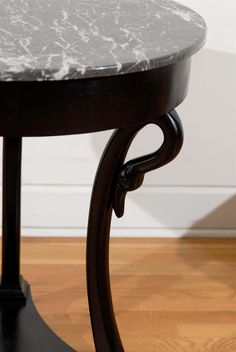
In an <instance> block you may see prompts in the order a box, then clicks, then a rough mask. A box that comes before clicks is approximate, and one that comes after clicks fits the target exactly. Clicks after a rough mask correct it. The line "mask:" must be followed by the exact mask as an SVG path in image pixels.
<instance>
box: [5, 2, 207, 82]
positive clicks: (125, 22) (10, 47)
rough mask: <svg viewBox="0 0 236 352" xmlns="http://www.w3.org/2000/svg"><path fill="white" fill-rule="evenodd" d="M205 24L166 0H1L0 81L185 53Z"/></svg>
mask: <svg viewBox="0 0 236 352" xmlns="http://www.w3.org/2000/svg"><path fill="white" fill-rule="evenodd" d="M205 33H206V26H205V22H204V20H203V19H202V18H201V17H200V16H199V15H198V14H197V13H196V12H194V11H192V10H190V9H189V8H187V7H184V6H182V5H180V4H178V3H176V2H172V1H169V0H57V1H55V0H2V1H1V2H0V81H11V80H13V81H35V80H38V81H41V80H68V79H78V78H87V77H97V76H109V75H120V74H125V73H131V72H138V71H145V70H150V69H154V68H158V67H161V66H164V65H169V64H171V63H174V62H176V61H178V60H181V59H184V58H187V57H190V56H191V55H193V54H194V53H195V52H196V51H198V50H199V49H200V48H201V46H202V45H203V43H204V40H205Z"/></svg>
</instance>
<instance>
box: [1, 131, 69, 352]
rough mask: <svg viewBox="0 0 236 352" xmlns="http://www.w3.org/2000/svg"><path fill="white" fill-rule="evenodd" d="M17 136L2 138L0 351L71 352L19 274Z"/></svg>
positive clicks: (19, 182) (19, 151) (19, 192)
mask: <svg viewBox="0 0 236 352" xmlns="http://www.w3.org/2000/svg"><path fill="white" fill-rule="evenodd" d="M21 143H22V140H21V138H8V137H7V138H4V140H3V234H2V242H3V246H2V278H1V285H0V352H75V351H74V350H73V349H72V348H70V347H69V346H67V345H66V344H65V343H64V342H63V341H62V340H61V339H60V338H59V337H57V336H56V334H55V333H54V332H53V331H52V330H51V329H50V328H49V327H48V326H47V325H46V323H45V322H44V321H43V320H42V318H41V317H40V315H39V314H38V312H37V310H36V308H35V306H34V303H33V301H32V297H31V293H30V289H29V287H28V285H27V283H26V282H25V281H24V280H23V279H22V278H21V277H20V196H21V191H20V189H21Z"/></svg>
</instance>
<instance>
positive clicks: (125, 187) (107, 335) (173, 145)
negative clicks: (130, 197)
mask: <svg viewBox="0 0 236 352" xmlns="http://www.w3.org/2000/svg"><path fill="white" fill-rule="evenodd" d="M189 72H190V59H188V60H185V61H181V62H178V63H176V64H173V65H171V66H166V67H162V68H159V69H156V70H152V71H147V72H140V73H135V74H127V75H123V76H122V75H121V76H115V77H104V78H97V79H96V78H94V79H84V80H75V81H62V82H0V106H1V110H0V135H2V136H4V157H3V169H4V171H3V262H2V281H1V282H2V283H1V285H0V352H41V351H43V352H73V350H72V349H71V348H70V347H68V346H67V345H65V344H64V343H63V342H62V341H61V340H60V339H59V338H58V337H57V336H56V335H55V334H54V333H53V332H52V331H51V330H50V329H49V327H47V325H46V324H45V323H44V322H43V321H42V319H41V318H40V316H39V315H38V313H37V311H36V309H35V308H34V306H33V303H32V298H31V295H30V290H29V287H28V285H27V283H26V282H25V281H24V280H23V279H22V278H21V277H20V183H21V180H20V178H21V177H20V176H21V173H20V170H21V143H22V137H24V136H53V135H63V134H75V133H86V132H95V131H101V130H106V129H111V128H118V130H117V131H116V132H115V133H114V134H113V137H112V138H111V140H110V142H109V143H108V145H107V148H106V150H105V151H104V154H103V157H102V160H101V163H100V166H99V168H98V172H97V176H96V180H95V184H94V190H93V194H92V200H91V207H90V217H89V224H88V242H87V280H88V296H89V304H90V312H91V320H92V327H93V334H94V340H95V345H96V351H97V352H122V351H124V349H123V346H122V342H121V339H120V336H119V332H118V329H117V325H116V321H115V316H114V310H113V305H112V297H111V290H110V278H109V235H110V234H109V231H110V222H111V216H112V210H113V209H114V211H115V213H116V215H117V216H119V217H121V216H122V215H123V212H124V203H125V197H126V194H127V192H129V191H132V190H135V189H137V188H138V187H140V186H141V184H142V182H143V178H144V175H145V173H146V172H148V171H151V170H153V169H156V168H159V167H161V166H163V165H164V164H166V163H168V162H170V161H171V160H172V159H173V158H174V157H175V156H176V155H177V154H178V152H179V150H180V148H181V145H182V141H183V134H182V128H181V123H180V121H179V119H178V116H177V115H176V114H175V113H174V112H172V113H169V111H171V110H173V109H174V108H175V107H176V106H177V105H179V104H180V103H181V102H182V100H183V99H184V98H185V96H186V93H187V88H188V79H189ZM149 123H154V124H156V125H157V126H159V127H160V128H161V129H162V131H163V133H164V143H163V145H162V147H161V148H160V149H159V150H158V151H157V152H155V153H152V154H150V155H147V156H144V157H140V158H137V159H135V160H133V161H129V162H128V163H126V164H124V160H125V156H126V154H127V152H128V149H129V146H130V144H131V143H132V140H133V139H134V137H135V135H136V134H137V133H138V132H139V130H140V129H141V128H143V127H144V126H145V125H146V124H149Z"/></svg>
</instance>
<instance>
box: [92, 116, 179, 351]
mask: <svg viewBox="0 0 236 352" xmlns="http://www.w3.org/2000/svg"><path fill="white" fill-rule="evenodd" d="M150 123H154V124H156V125H157V126H159V127H160V128H161V130H162V131H163V134H164V142H163V144H162V146H161V147H160V148H159V149H158V150H157V151H156V152H154V153H152V154H149V155H146V156H143V157H140V158H137V159H134V160H131V161H129V162H127V163H125V164H124V161H125V157H126V155H127V152H128V150H129V147H130V145H131V143H132V141H133V139H134V138H135V136H136V134H137V133H138V132H139V131H140V130H141V129H142V128H143V127H144V126H145V125H146V124H145V125H144V124H141V125H138V126H133V127H130V128H125V129H118V130H116V131H115V132H114V133H113V135H112V137H111V139H110V141H109V142H108V144H107V146H106V149H105V151H104V153H103V156H102V158H101V161H100V164H99V167H98V170H97V174H96V178H95V182H94V188H93V192H92V198H91V205H90V214H89V223H88V237H87V285H88V298H89V306H90V315H91V322H92V329H93V336H94V341H95V347H96V352H123V351H124V348H123V345H122V342H121V339H120V335H119V331H118V328H117V324H116V320H115V315H114V310H113V304H112V296H111V288H110V276H109V237H110V224H111V217H112V210H113V209H114V211H115V213H116V215H117V216H118V217H121V216H122V215H123V213H124V203H125V196H126V194H127V192H128V191H132V190H135V189H137V188H138V187H140V186H141V184H142V182H143V179H144V175H145V173H146V172H148V171H151V170H154V169H156V168H159V167H161V166H163V165H165V164H167V163H169V162H170V161H171V160H173V159H174V158H175V157H176V156H177V154H178V153H179V151H180V149H181V147H182V144H183V131H182V125H181V122H180V120H179V118H178V115H177V114H176V113H175V112H171V113H168V114H166V115H164V116H162V117H160V118H158V119H157V120H156V121H151V122H150Z"/></svg>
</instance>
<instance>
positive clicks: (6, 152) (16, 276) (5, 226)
mask: <svg viewBox="0 0 236 352" xmlns="http://www.w3.org/2000/svg"><path fill="white" fill-rule="evenodd" d="M21 149H22V139H21V138H20V137H19V138H3V192H2V194H3V197H2V199H3V201H2V276H1V285H0V297H3V296H9V295H13V296H14V297H17V296H18V297H21V298H22V299H23V300H24V299H25V294H26V286H25V285H24V283H23V282H22V280H21V277H20V206H21Z"/></svg>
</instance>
